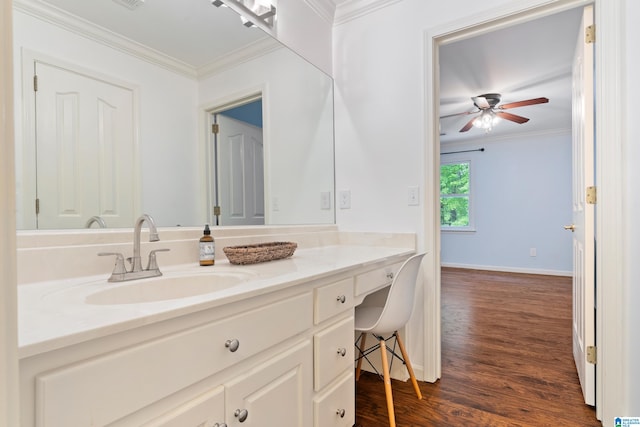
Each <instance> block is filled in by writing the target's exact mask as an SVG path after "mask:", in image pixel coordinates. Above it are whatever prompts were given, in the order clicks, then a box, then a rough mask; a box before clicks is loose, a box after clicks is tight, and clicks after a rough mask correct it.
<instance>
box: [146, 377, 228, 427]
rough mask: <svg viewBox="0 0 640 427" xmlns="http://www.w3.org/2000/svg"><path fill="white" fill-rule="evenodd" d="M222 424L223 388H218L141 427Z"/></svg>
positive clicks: (193, 426)
mask: <svg viewBox="0 0 640 427" xmlns="http://www.w3.org/2000/svg"><path fill="white" fill-rule="evenodd" d="M223 422H224V387H223V386H218V387H216V388H214V389H213V390H211V391H208V392H206V393H204V394H202V395H201V396H198V397H196V398H195V399H193V400H191V401H189V402H187V403H185V404H184V405H180V406H179V407H177V408H175V409H174V410H172V411H170V412H167V413H166V414H164V415H162V416H161V417H158V418H156V419H154V420H153V421H150V422H148V423H145V424H143V427H204V426H206V427H209V426H213V425H215V423H219V424H221V423H223Z"/></svg>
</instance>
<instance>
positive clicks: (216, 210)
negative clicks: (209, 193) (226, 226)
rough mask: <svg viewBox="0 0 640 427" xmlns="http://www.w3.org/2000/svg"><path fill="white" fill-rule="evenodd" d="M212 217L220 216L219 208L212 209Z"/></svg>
mask: <svg viewBox="0 0 640 427" xmlns="http://www.w3.org/2000/svg"><path fill="white" fill-rule="evenodd" d="M213 215H215V216H220V206H214V207H213Z"/></svg>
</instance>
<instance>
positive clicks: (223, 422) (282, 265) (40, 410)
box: [19, 232, 414, 427]
mask: <svg viewBox="0 0 640 427" xmlns="http://www.w3.org/2000/svg"><path fill="white" fill-rule="evenodd" d="M161 236H162V233H161ZM287 237H289V238H293V239H296V240H297V241H299V249H298V250H297V251H296V253H295V254H294V256H293V257H292V258H289V259H285V260H279V261H272V262H267V263H261V264H254V265H249V266H237V265H231V264H229V263H228V262H227V261H226V260H224V259H221V258H222V257H218V260H217V261H216V265H215V266H214V267H211V268H208V267H207V268H204V267H199V266H197V265H196V262H195V258H194V262H193V263H182V264H173V265H168V266H167V267H166V268H163V276H162V277H160V278H151V279H142V280H134V281H130V282H124V283H115V284H114V283H107V282H106V278H107V277H108V275H109V274H108V273H109V272H108V271H105V272H104V274H101V275H93V276H82V277H74V278H64V279H57V280H50V281H38V282H32V283H23V284H21V285H20V286H19V299H20V304H19V308H20V382H21V383H20V385H21V399H22V402H21V404H22V414H21V416H22V425H23V426H29V427H31V426H38V427H42V426H47V427H49V426H105V425H109V426H142V425H145V426H176V427H178V426H179V427H190V426H193V427H200V426H206V427H213V426H218V427H222V426H236V425H237V426H240V425H242V426H245V425H249V426H263V427H264V426H279V427H280V426H300V427H301V426H316V427H327V426H352V425H353V424H354V421H355V416H354V379H353V360H354V355H353V339H354V332H353V312H354V307H355V305H357V304H358V303H360V302H362V300H363V298H364V296H365V295H367V294H369V293H371V292H374V291H376V290H378V289H381V288H384V287H385V286H387V285H388V284H389V283H390V282H391V280H392V277H393V273H394V272H395V271H397V269H398V268H399V267H400V265H401V264H402V262H403V261H404V260H405V259H406V258H408V257H409V256H410V255H411V254H412V253H413V252H414V248H413V244H412V241H413V237H412V236H403V237H401V238H400V239H397V238H395V239H390V238H389V236H386V237H383V238H380V237H379V236H378V237H373V235H369V236H366V238H364V240H361V239H357V238H355V237H354V236H353V235H351V236H347V237H345V236H344V235H343V236H341V235H340V233H337V232H330V233H324V232H323V233H322V237H319V235H316V236H314V237H312V238H311V239H309V236H308V235H307V234H304V233H303V234H299V235H297V236H295V235H289V236H287ZM229 239H230V240H229V242H231V241H233V242H234V243H237V242H238V241H239V240H237V237H235V236H234V237H233V238H232V237H229ZM252 239H253V240H254V241H255V237H252ZM293 239H291V240H293ZM178 240H180V239H176V242H178ZM186 240H187V241H189V242H190V241H191V239H186ZM263 240H264V239H263ZM359 240H360V241H359ZM224 241H225V238H224V237H218V236H216V242H220V243H222V244H220V243H219V244H218V245H217V247H219V248H220V249H221V248H222V245H225V243H224ZM166 244H168V245H169V246H172V244H173V243H172V242H171V241H169V242H166ZM181 244H185V243H184V242H182V243H175V244H173V247H172V250H173V249H176V248H177V247H178V246H179V245H181ZM89 246H92V245H89ZM96 246H99V245H96ZM147 249H149V248H147ZM84 250H85V251H87V248H84ZM176 252H180V251H179V250H176ZM163 256H164V258H160V260H159V263H160V265H161V268H162V264H163V260H164V259H167V260H168V259H169V258H171V257H170V256H169V255H166V254H163ZM176 258H178V259H180V256H179V254H178V253H176ZM100 262H102V260H101V261H100ZM164 264H165V265H167V264H168V262H167V261H166V260H165V261H164Z"/></svg>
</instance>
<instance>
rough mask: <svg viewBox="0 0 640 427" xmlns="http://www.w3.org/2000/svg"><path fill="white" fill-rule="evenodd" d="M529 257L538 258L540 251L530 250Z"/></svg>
mask: <svg viewBox="0 0 640 427" xmlns="http://www.w3.org/2000/svg"><path fill="white" fill-rule="evenodd" d="M529 256H538V251H537V250H536V248H531V249H529Z"/></svg>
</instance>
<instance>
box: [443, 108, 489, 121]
mask: <svg viewBox="0 0 640 427" xmlns="http://www.w3.org/2000/svg"><path fill="white" fill-rule="evenodd" d="M479 112H480V110H476V111H465V112H464V113H455V114H447V115H445V116H440V118H441V119H446V118H447V117H456V116H468V115H469V114H475V113H479Z"/></svg>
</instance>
